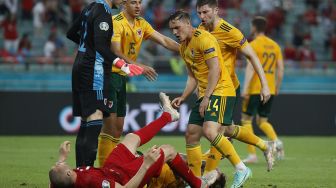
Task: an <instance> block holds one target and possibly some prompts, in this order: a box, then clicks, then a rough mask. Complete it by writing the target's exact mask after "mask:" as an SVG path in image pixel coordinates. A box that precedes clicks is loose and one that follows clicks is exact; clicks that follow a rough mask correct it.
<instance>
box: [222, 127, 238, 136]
mask: <svg viewBox="0 0 336 188" xmlns="http://www.w3.org/2000/svg"><path fill="white" fill-rule="evenodd" d="M236 128H237V125H230V126H227V127H225V132H224V135H225V136H228V137H232V136H233V134H234V132H235V130H236Z"/></svg>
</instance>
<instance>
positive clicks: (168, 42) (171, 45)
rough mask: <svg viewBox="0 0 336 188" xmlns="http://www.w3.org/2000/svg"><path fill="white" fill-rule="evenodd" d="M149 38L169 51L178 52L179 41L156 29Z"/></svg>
mask: <svg viewBox="0 0 336 188" xmlns="http://www.w3.org/2000/svg"><path fill="white" fill-rule="evenodd" d="M150 39H151V40H152V41H154V42H156V43H158V44H160V45H162V46H163V47H165V48H167V49H169V50H171V51H174V52H179V48H180V44H179V43H177V42H176V41H174V40H173V39H171V38H169V37H167V36H165V35H162V34H161V33H159V32H157V31H154V33H153V34H152V35H151V36H150Z"/></svg>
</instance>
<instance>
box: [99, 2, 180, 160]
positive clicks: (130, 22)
mask: <svg viewBox="0 0 336 188" xmlns="http://www.w3.org/2000/svg"><path fill="white" fill-rule="evenodd" d="M123 7H124V9H123V11H122V12H121V13H120V14H117V15H115V16H113V17H112V19H113V20H112V21H113V36H112V39H111V43H112V50H113V52H114V53H115V54H116V55H117V56H118V57H120V58H122V59H124V60H125V61H126V62H127V63H130V64H137V65H139V66H141V67H142V68H143V69H144V71H143V74H144V75H145V76H146V77H147V79H149V80H155V79H156V76H157V74H156V72H155V70H154V69H153V68H151V67H149V66H146V65H143V64H140V63H138V62H136V60H137V57H138V54H139V51H140V46H141V43H142V41H143V40H147V39H150V40H152V41H154V42H156V43H158V44H160V45H162V46H164V47H165V48H167V49H169V50H172V51H175V52H178V50H179V44H178V43H177V42H175V41H174V40H172V39H170V38H168V37H166V36H164V35H162V34H160V33H159V32H157V31H155V30H154V29H153V28H152V26H151V25H150V24H149V23H148V22H147V21H146V20H145V19H143V18H141V17H140V11H141V0H124V1H123ZM126 79H127V76H126V74H124V73H123V72H122V71H121V70H120V69H119V68H117V67H115V66H113V67H112V74H111V78H110V88H111V91H110V98H111V99H112V104H111V105H112V107H111V114H110V116H109V117H108V118H105V119H104V124H103V127H102V129H101V133H100V135H99V142H98V160H99V164H100V166H102V165H103V164H104V161H105V159H106V158H107V156H108V154H109V153H110V152H111V151H112V150H113V148H114V147H115V146H116V145H117V144H118V143H119V141H120V136H121V134H122V131H123V125H124V119H125V115H126Z"/></svg>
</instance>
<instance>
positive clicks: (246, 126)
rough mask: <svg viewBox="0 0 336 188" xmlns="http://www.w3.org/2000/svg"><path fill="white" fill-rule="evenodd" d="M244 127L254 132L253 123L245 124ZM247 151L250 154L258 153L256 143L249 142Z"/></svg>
mask: <svg viewBox="0 0 336 188" xmlns="http://www.w3.org/2000/svg"><path fill="white" fill-rule="evenodd" d="M244 127H245V128H246V129H247V130H249V131H250V132H252V133H254V131H253V128H252V124H245V125H244ZM247 151H248V153H249V154H255V153H256V149H255V147H254V145H252V144H248V145H247Z"/></svg>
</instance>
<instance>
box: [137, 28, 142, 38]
mask: <svg viewBox="0 0 336 188" xmlns="http://www.w3.org/2000/svg"><path fill="white" fill-rule="evenodd" d="M137 34H138V37H141V36H142V30H141V29H138V30H137Z"/></svg>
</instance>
